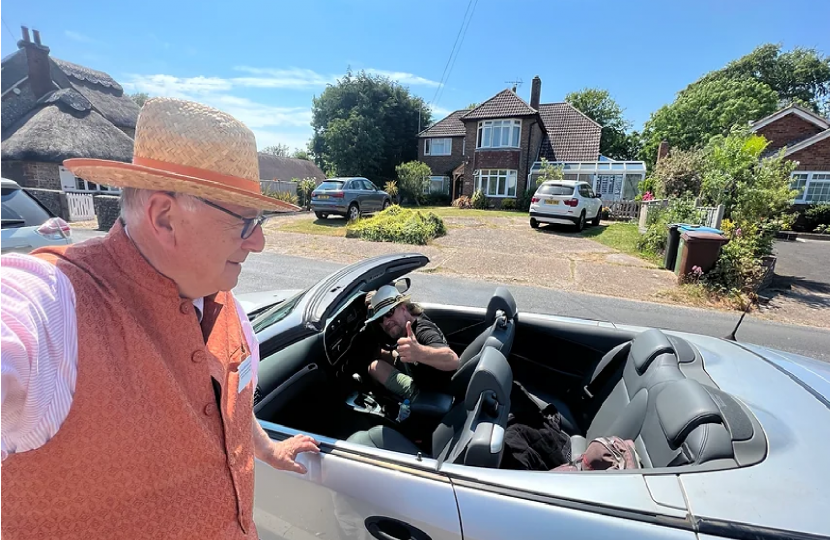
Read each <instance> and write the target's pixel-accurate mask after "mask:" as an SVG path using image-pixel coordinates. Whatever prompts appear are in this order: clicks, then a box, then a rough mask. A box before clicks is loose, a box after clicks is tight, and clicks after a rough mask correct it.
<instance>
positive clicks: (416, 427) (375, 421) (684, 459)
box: [255, 278, 767, 472]
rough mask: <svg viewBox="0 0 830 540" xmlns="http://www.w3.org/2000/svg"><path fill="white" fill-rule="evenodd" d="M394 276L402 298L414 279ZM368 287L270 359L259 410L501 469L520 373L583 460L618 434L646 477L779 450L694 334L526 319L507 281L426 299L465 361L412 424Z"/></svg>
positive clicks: (293, 424)
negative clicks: (377, 365)
mask: <svg viewBox="0 0 830 540" xmlns="http://www.w3.org/2000/svg"><path fill="white" fill-rule="evenodd" d="M394 283H395V286H396V287H398V289H399V290H400V291H401V292H405V291H406V290H407V289H408V288H409V285H410V283H409V279H408V278H403V279H398V280H396V281H395V282H394ZM367 292H369V290H363V289H359V290H357V291H356V293H355V294H353V295H352V296H351V297H350V298H348V299H347V300H346V301H345V302H343V305H342V306H341V307H340V308H339V309H337V310H335V311H334V314H333V316H331V317H330V318H328V320H327V321H326V324H325V328H324V330H323V331H321V332H317V333H315V334H314V335H312V336H309V337H305V338H303V339H300V340H299V341H296V342H294V343H291V344H289V345H288V346H285V347H282V348H280V349H279V350H278V351H276V352H274V353H273V354H270V355H267V356H264V357H263V358H262V360H261V363H260V368H259V380H258V386H257V389H256V395H255V412H256V415H257V417H258V418H260V419H261V420H266V421H269V422H273V423H276V424H280V425H284V426H287V427H290V428H293V429H296V430H299V431H304V432H308V433H311V434H318V435H322V436H326V437H330V438H334V439H341V440H346V441H348V442H351V443H355V444H359V445H364V446H367V447H374V448H381V449H384V450H390V451H394V452H401V453H406V454H412V455H418V454H420V455H422V456H426V457H432V458H435V459H436V460H438V462H439V463H443V462H447V463H456V464H461V465H467V466H473V467H486V468H499V467H500V465H501V463H502V457H503V455H504V451H505V444H504V436H505V430H506V429H507V427H508V418H509V414H510V410H511V409H510V408H511V400H510V396H511V392H512V391H513V388H514V381H516V382H517V383H521V385H522V386H523V387H524V388H525V389H526V390H527V392H528V393H529V394H530V395H531V397H532V399H533V400H534V401H536V402H537V404H538V405H539V406H540V408H542V407H545V406H547V405H549V404H550V405H553V406H554V407H555V408H556V409H557V410H558V411H559V413H560V414H561V417H562V421H561V427H562V429H563V430H564V431H565V432H566V433H567V434H568V435H569V437H570V443H571V455H572V456H578V455H580V454H581V453H582V452H584V451H585V449H586V447H587V445H588V443H589V442H590V441H591V440H592V439H594V438H596V437H604V436H619V437H621V438H623V439H630V440H633V441H634V443H635V448H636V451H637V455H638V458H639V460H640V463H641V466H642V467H643V469H641V470H640V472H644V471H648V470H649V469H651V470H654V471H655V472H658V471H660V470H663V471H665V468H674V469H676V470H677V471H678V472H680V469H684V470H685V469H689V468H691V470H715V469H724V468H735V467H743V466H748V465H752V464H755V463H758V462H760V461H762V460H763V459H764V457H765V456H766V452H767V442H766V439H765V436H764V432H763V430H762V429H761V426H760V424H759V422H758V420H757V419H756V418H755V416H754V415H753V414H752V413H751V412H750V411H749V409H748V408H747V407H745V406H744V405H743V404H742V403H741V402H740V401H739V400H737V399H735V398H734V397H733V396H731V395H729V394H728V393H726V392H724V391H722V390H721V389H720V388H719V387H718V385H717V384H716V383H715V381H714V380H712V378H711V377H710V376H709V374H708V373H707V372H706V369H705V366H704V364H703V359H702V356H701V354H700V352H699V351H698V350H697V349H696V348H695V346H694V345H692V344H691V343H689V342H688V341H686V340H684V339H682V338H680V337H678V336H674V335H668V334H666V333H664V332H663V331H661V330H659V329H650V330H647V331H644V332H640V333H634V332H631V331H628V330H623V329H619V328H615V327H613V325H607V326H606V325H596V324H586V323H584V322H580V321H576V320H567V319H561V318H556V317H546V316H542V315H535V314H532V313H520V312H519V310H518V308H517V305H516V301H515V299H514V298H513V296H512V294H511V293H510V292H509V290H508V289H507V288H505V287H498V288H496V290H495V291H494V293H493V295H492V297H491V298H490V300H489V302H488V304H487V306H484V309H481V308H479V309H475V308H462V307H457V306H443V305H437V306H436V305H427V306H424V311H425V313H426V315H427V316H428V317H429V318H430V319H431V320H432V321H433V322H435V323H436V324H437V325H438V327H439V328H441V330H442V331H443V333H444V335H445V337H446V338H447V341H448V343H449V345H450V347H452V348H453V350H455V352H456V353H457V354H458V356H459V360H460V368H459V369H458V370H457V371H456V372H455V373H454V374H453V376H452V379H451V382H450V385H449V386H448V387H447V388H446V391H445V392H424V391H422V392H419V393H418V394H417V395H416V396H415V397H414V398H413V400H412V403H411V414H410V416H409V417H408V418H406V419H405V420H403V421H402V422H398V420H397V418H398V410H399V408H400V400H399V399H398V398H396V397H395V396H393V395H391V394H390V393H388V392H386V390H385V389H384V387H382V386H381V385H379V384H377V383H375V382H374V381H372V380H371V378H370V377H369V376H368V375H367V368H368V365H369V363H370V362H371V361H372V360H374V358H372V355H373V351H375V347H376V345H377V342H378V337H379V336H378V334H377V332H380V330H379V329H376V328H373V327H371V326H368V327H367V326H365V324H364V321H365V320H366V315H367V307H366V301H365V298H366V293H367ZM265 350H267V348H265Z"/></svg>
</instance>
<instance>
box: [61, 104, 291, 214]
mask: <svg viewBox="0 0 830 540" xmlns="http://www.w3.org/2000/svg"><path fill="white" fill-rule="evenodd" d="M64 166H65V167H66V168H67V169H69V170H70V171H72V172H73V173H74V174H75V175H76V176H78V177H80V178H84V179H85V180H87V181H90V182H95V183H96V184H103V185H105V186H117V187H131V188H140V189H152V190H159V191H174V192H177V193H185V194H188V195H194V196H196V197H202V198H205V199H210V200H213V201H217V202H225V203H230V204H238V205H240V206H245V207H248V208H256V209H262V210H282V211H288V210H299V208H298V207H296V206H294V205H293V204H289V203H287V202H283V201H278V200H276V199H273V198H271V197H267V196H265V195H263V194H262V190H261V189H260V184H259V161H258V158H257V150H256V139H255V138H254V134H253V133H252V132H251V130H249V129H248V128H247V127H246V126H245V125H244V124H243V123H242V122H240V121H238V120H236V119H235V118H233V117H232V116H230V115H229V114H226V113H223V112H221V111H218V110H216V109H213V108H211V107H207V106H205V105H201V104H199V103H194V102H192V101H183V100H179V99H170V98H155V99H151V100H148V101H147V102H146V103H145V104H144V107H142V109H141V113H140V114H139V116H138V123H137V124H136V127H135V147H134V150H133V162H132V163H122V162H120V161H109V160H103V159H67V160H66V161H64Z"/></svg>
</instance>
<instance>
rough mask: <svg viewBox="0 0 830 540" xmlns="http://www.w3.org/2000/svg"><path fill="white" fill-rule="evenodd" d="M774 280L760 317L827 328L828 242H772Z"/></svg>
mask: <svg viewBox="0 0 830 540" xmlns="http://www.w3.org/2000/svg"><path fill="white" fill-rule="evenodd" d="M774 249H775V251H774V253H775V255H776V256H777V257H778V260H777V261H776V263H775V279H774V280H773V284H772V286H771V287H770V288H769V289H768V290H766V291H763V294H764V295H765V296H767V297H769V303H768V304H767V305H766V306H764V307H763V308H762V310H761V313H766V314H773V315H775V317H776V318H777V319H780V320H789V321H796V320H798V321H801V322H803V321H807V322H809V323H811V324H815V325H816V326H825V327H830V241H822V240H797V241H795V242H787V241H783V240H779V241H776V243H775V248H774Z"/></svg>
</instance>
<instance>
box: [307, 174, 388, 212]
mask: <svg viewBox="0 0 830 540" xmlns="http://www.w3.org/2000/svg"><path fill="white" fill-rule="evenodd" d="M391 204H392V198H391V197H390V196H389V194H388V193H386V192H385V191H383V190H381V189H378V187H377V186H376V185H374V184H373V183H372V182H370V181H369V180H368V179H366V178H363V177H349V178H329V179H328V180H326V181H325V182H323V183H322V184H320V185H319V186H317V188H316V189H315V190H314V191H313V192H312V193H311V209H312V210H313V211H314V213H315V214H317V217H318V218H320V219H324V218H327V217H329V216H330V215H338V216H344V217H346V218H348V219H349V220H355V219H357V218H359V217H360V216H361V214H371V213H374V212H379V211H381V210H385V209H386V208H387V207H388V206H389V205H391Z"/></svg>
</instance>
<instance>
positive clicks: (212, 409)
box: [205, 402, 216, 416]
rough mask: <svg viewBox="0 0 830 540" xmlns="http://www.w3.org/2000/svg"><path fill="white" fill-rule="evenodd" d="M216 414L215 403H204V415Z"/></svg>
mask: <svg viewBox="0 0 830 540" xmlns="http://www.w3.org/2000/svg"><path fill="white" fill-rule="evenodd" d="M214 414H216V403H213V402H211V403H208V404H207V405H205V416H213V415H214Z"/></svg>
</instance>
